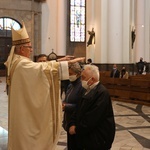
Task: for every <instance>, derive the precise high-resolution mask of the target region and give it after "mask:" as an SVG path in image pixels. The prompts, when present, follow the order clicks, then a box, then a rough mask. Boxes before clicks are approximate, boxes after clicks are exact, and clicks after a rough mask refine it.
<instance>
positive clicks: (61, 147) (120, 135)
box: [0, 77, 150, 150]
mask: <svg viewBox="0 0 150 150" xmlns="http://www.w3.org/2000/svg"><path fill="white" fill-rule="evenodd" d="M0 80H1V81H2V82H1V83H0V150H7V134H8V132H7V129H8V121H7V119H8V113H7V110H8V101H7V95H6V92H4V90H5V78H3V77H1V78H0ZM112 103H113V108H114V113H115V121H116V136H115V140H114V143H113V145H112V149H111V150H150V109H149V107H148V106H144V105H137V104H129V103H124V102H118V101H113V102H112ZM66 149H67V148H66V132H65V131H64V130H63V129H62V132H61V135H60V138H59V141H58V145H57V148H56V150H66Z"/></svg>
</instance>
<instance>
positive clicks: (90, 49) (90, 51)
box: [86, 0, 95, 63]
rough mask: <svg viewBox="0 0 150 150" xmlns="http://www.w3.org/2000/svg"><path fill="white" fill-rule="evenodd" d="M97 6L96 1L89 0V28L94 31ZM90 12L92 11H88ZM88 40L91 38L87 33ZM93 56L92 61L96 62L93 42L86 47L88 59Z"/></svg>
mask: <svg viewBox="0 0 150 150" xmlns="http://www.w3.org/2000/svg"><path fill="white" fill-rule="evenodd" d="M94 8H95V2H94V0H87V10H88V11H87V16H88V17H87V30H89V31H92V28H95V21H94V17H95V12H94V10H95V9H94ZM88 12H90V13H88ZM94 31H95V29H94ZM86 35H87V41H86V43H87V42H88V40H89V37H90V35H89V34H88V33H87V34H86ZM88 58H91V59H92V62H93V63H94V62H95V60H94V59H95V44H94V43H93V44H91V45H89V46H88V47H87V48H86V59H88Z"/></svg>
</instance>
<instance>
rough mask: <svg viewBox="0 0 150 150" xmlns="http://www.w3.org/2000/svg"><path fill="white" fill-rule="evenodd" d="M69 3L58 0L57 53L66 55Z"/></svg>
mask: <svg viewBox="0 0 150 150" xmlns="http://www.w3.org/2000/svg"><path fill="white" fill-rule="evenodd" d="M66 7H67V3H66V1H62V0H58V2H57V10H58V15H57V43H56V54H57V55H66V36H67V35H66V25H67V22H66V20H67V14H66V13H67V8H66Z"/></svg>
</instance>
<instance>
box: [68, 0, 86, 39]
mask: <svg viewBox="0 0 150 150" xmlns="http://www.w3.org/2000/svg"><path fill="white" fill-rule="evenodd" d="M70 41H71V42H85V0H70Z"/></svg>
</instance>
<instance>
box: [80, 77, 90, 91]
mask: <svg viewBox="0 0 150 150" xmlns="http://www.w3.org/2000/svg"><path fill="white" fill-rule="evenodd" d="M90 79H91V78H90ZM90 79H88V80H87V81H85V80H82V87H83V88H85V89H86V90H87V89H88V88H89V87H90V86H89V85H88V84H87V83H88V82H89V80H90Z"/></svg>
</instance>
